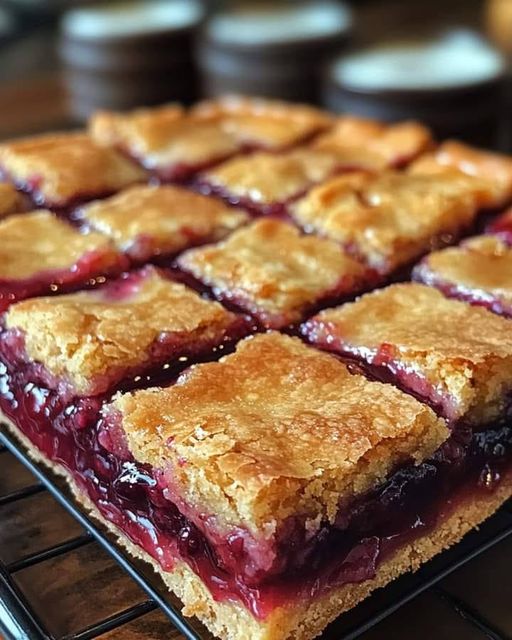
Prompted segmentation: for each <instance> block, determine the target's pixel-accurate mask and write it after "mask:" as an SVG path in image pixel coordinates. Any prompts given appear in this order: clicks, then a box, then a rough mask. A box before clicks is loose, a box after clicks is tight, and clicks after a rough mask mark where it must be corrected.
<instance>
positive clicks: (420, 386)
mask: <svg viewBox="0 0 512 640" xmlns="http://www.w3.org/2000/svg"><path fill="white" fill-rule="evenodd" d="M302 329H303V333H304V335H306V336H307V337H308V338H309V340H310V341H311V342H312V343H314V344H316V345H319V346H321V347H323V348H325V349H327V350H329V351H334V352H336V353H338V354H341V355H344V356H348V357H353V358H355V359H357V360H359V361H360V362H362V363H366V364H367V365H368V366H369V370H370V371H371V372H372V374H374V375H376V376H378V377H380V378H382V379H386V380H388V381H391V382H394V383H396V384H397V385H399V386H400V387H401V388H403V389H405V390H407V391H409V392H410V393H412V394H414V395H416V396H418V397H421V398H422V399H424V400H426V401H427V402H429V403H431V404H432V405H433V406H435V407H436V408H437V409H438V410H439V411H441V412H442V413H443V415H444V416H446V417H447V418H448V419H450V420H452V421H463V422H466V423H469V424H472V425H480V424H490V423H492V422H494V421H499V420H500V419H502V418H503V417H504V416H505V415H506V414H507V411H508V410H509V408H510V394H511V392H512V334H511V332H510V323H509V321H508V320H505V319H504V318H500V317H498V316H496V315H494V314H492V313H489V311H487V310H486V309H482V308H479V307H473V306H470V305H468V304H466V303H464V302H459V301H458V300H449V299H447V298H445V297H444V296H443V295H442V294H441V293H440V292H439V291H437V290H436V289H433V288H431V287H427V286H424V285H422V284H413V283H410V284H396V285H392V286H390V287H387V288H386V289H382V290H379V291H374V292H373V293H369V294H366V295H364V296H362V297H361V298H359V299H358V300H357V301H356V302H353V303H350V304H346V305H343V306H341V307H338V308H336V309H328V310H326V311H322V312H321V313H319V314H318V315H317V316H315V317H314V318H312V319H311V320H309V321H307V322H306V323H305V324H304V325H303V327H302Z"/></svg>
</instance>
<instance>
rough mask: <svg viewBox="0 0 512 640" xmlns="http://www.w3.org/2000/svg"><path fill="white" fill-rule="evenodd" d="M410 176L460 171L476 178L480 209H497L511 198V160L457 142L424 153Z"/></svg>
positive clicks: (449, 141) (413, 165)
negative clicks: (413, 174) (481, 207)
mask: <svg viewBox="0 0 512 640" xmlns="http://www.w3.org/2000/svg"><path fill="white" fill-rule="evenodd" d="M409 170H410V171H411V172H413V173H439V172H444V171H448V172H450V173H451V174H452V175H453V171H460V172H462V173H465V174H467V175H470V176H474V177H475V178H478V179H479V181H480V182H479V184H478V183H475V186H477V185H478V190H477V193H478V196H479V200H480V204H481V206H485V207H497V206H500V205H503V204H505V203H507V202H509V201H510V200H511V199H512V157H510V156H506V155H504V154H500V153H494V152H491V151H484V150H482V149H477V148H475V147H471V146H469V145H466V144H463V143H462V142H458V141H456V140H448V141H446V142H443V143H442V144H441V145H439V147H438V148H437V149H436V151H435V152H433V153H429V154H426V155H424V156H422V157H420V158H418V160H417V161H416V162H414V163H413V164H412V165H411V167H410V169H409Z"/></svg>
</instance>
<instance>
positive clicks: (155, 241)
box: [74, 186, 248, 262]
mask: <svg viewBox="0 0 512 640" xmlns="http://www.w3.org/2000/svg"><path fill="white" fill-rule="evenodd" d="M74 215H76V216H77V217H78V218H79V219H80V220H81V221H82V222H83V223H84V224H85V225H86V226H87V227H90V228H92V229H95V230H97V231H100V232H101V233H103V234H105V235H107V236H109V237H110V238H112V240H113V242H114V243H115V244H116V246H117V247H118V249H119V250H120V251H122V252H124V253H125V254H126V255H127V256H128V257H129V258H130V259H131V260H132V261H134V262H141V261H144V260H151V259H154V258H156V257H164V256H172V255H175V254H176V253H179V252H180V251H182V250H183V249H187V248H189V247H192V246H194V245H198V244H204V243H205V242H214V241H216V240H221V239H222V238H223V237H224V236H226V235H228V234H229V233H230V232H231V231H233V230H234V229H236V228H237V227H239V226H240V225H242V224H244V223H245V222H246V221H247V219H248V215H247V213H245V212H244V211H241V210H238V209H234V208H233V207H229V206H228V205H226V204H224V203H222V202H221V201H220V200H216V199H214V198H207V197H206V196H203V195H200V194H197V193H193V192H192V191H188V190H186V189H182V188H180V187H174V186H162V187H156V186H135V187H131V188H129V189H126V190H124V191H122V192H121V193H119V194H117V195H115V196H112V197H111V198H107V199H105V200H99V201H98V202H92V203H91V204H88V205H86V206H84V207H83V208H81V209H79V210H78V211H76V212H75V214H74Z"/></svg>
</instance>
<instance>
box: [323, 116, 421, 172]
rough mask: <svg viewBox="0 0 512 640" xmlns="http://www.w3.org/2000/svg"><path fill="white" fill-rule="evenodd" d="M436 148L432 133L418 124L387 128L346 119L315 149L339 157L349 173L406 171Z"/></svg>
mask: <svg viewBox="0 0 512 640" xmlns="http://www.w3.org/2000/svg"><path fill="white" fill-rule="evenodd" d="M431 145H432V135H431V133H430V131H429V130H428V129H427V127H425V126H424V125H422V124H419V123H418V122H399V123H397V124H385V123H383V122H378V121H376V120H369V119H365V118H356V117H354V116H342V117H341V118H339V119H338V120H337V121H336V123H335V124H334V126H333V127H332V128H331V129H330V130H329V131H328V132H327V133H324V134H322V135H321V136H320V137H318V138H317V139H316V140H315V141H314V143H313V144H312V147H313V148H314V149H318V150H320V151H325V152H328V153H332V154H334V155H337V157H338V161H339V163H340V166H341V167H343V168H345V169H368V170H372V171H374V170H381V169H385V168H388V167H402V166H404V165H405V164H407V162H409V161H411V160H412V159H413V158H415V157H416V156H418V155H419V154H420V153H422V152H423V151H425V150H426V149H428V148H429V147H430V146H431Z"/></svg>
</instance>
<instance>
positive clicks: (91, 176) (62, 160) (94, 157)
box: [0, 132, 146, 208]
mask: <svg viewBox="0 0 512 640" xmlns="http://www.w3.org/2000/svg"><path fill="white" fill-rule="evenodd" d="M0 171H1V172H2V173H3V174H4V176H5V177H6V179H8V180H9V181H10V182H12V183H13V184H15V185H16V186H17V187H18V188H19V189H21V190H23V191H25V192H27V193H28V194H29V195H30V196H31V198H32V199H33V201H34V202H35V203H36V204H37V205H41V206H46V207H49V208H62V207H68V206H70V205H73V204H75V203H77V202H81V201H86V200H92V199H94V198H97V197H101V196H104V195H110V194H112V193H115V192H116V191H119V190H120V189H122V188H124V187H127V186H129V185H131V184H133V183H135V182H142V181H144V179H145V177H146V175H145V172H144V171H142V170H141V169H140V168H139V167H137V166H136V165H135V164H133V163H132V162H130V161H129V160H127V159H126V158H125V157H123V156H122V155H121V154H119V153H118V152H117V151H115V150H114V149H108V148H106V147H101V146H100V145H98V144H96V143H95V142H94V141H93V140H92V139H91V138H89V137H88V136H87V135H86V134H84V133H81V132H74V133H54V134H46V135H42V136H36V137H33V138H25V139H22V140H13V141H11V142H5V143H3V144H2V145H0Z"/></svg>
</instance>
